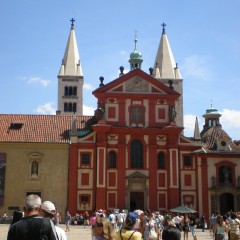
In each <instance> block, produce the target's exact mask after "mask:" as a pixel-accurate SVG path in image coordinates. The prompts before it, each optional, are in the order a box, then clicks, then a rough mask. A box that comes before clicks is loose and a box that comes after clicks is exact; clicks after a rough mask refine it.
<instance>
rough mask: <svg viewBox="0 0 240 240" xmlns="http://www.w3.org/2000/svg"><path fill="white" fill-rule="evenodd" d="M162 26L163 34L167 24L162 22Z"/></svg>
mask: <svg viewBox="0 0 240 240" xmlns="http://www.w3.org/2000/svg"><path fill="white" fill-rule="evenodd" d="M161 26H162V27H163V28H162V33H163V34H165V27H166V26H167V25H166V24H165V23H162V25H161Z"/></svg>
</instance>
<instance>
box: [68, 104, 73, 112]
mask: <svg viewBox="0 0 240 240" xmlns="http://www.w3.org/2000/svg"><path fill="white" fill-rule="evenodd" d="M68 112H72V103H69V104H68Z"/></svg>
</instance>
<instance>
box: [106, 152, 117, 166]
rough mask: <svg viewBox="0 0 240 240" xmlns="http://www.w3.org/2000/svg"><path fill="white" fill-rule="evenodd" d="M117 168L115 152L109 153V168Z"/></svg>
mask: <svg viewBox="0 0 240 240" xmlns="http://www.w3.org/2000/svg"><path fill="white" fill-rule="evenodd" d="M116 167H117V155H116V153H115V152H114V151H111V152H109V155H108V168H116Z"/></svg>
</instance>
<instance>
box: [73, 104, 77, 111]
mask: <svg viewBox="0 0 240 240" xmlns="http://www.w3.org/2000/svg"><path fill="white" fill-rule="evenodd" d="M72 110H73V112H74V113H75V112H76V111H77V104H76V103H73V109H72Z"/></svg>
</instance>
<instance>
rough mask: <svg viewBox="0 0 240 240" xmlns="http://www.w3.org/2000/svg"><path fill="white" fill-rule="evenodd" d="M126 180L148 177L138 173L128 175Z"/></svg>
mask: <svg viewBox="0 0 240 240" xmlns="http://www.w3.org/2000/svg"><path fill="white" fill-rule="evenodd" d="M126 178H127V179H148V177H147V176H146V175H144V174H143V173H141V172H138V171H137V172H134V173H132V174H130V175H129V176H127V177H126Z"/></svg>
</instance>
